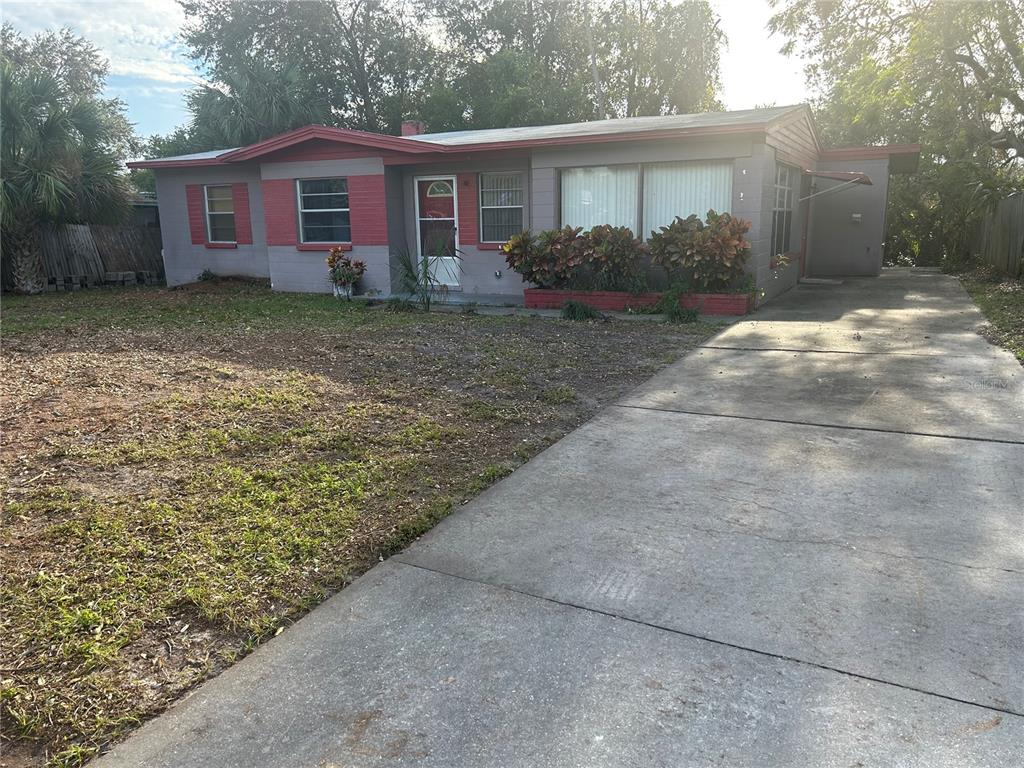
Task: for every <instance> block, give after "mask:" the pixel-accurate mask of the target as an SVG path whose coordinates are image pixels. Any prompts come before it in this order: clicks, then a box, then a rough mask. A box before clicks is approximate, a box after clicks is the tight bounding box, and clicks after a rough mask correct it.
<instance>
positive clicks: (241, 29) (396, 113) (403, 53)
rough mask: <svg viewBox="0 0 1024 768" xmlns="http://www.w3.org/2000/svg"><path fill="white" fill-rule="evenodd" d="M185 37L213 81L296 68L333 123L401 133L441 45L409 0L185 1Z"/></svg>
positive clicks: (183, 2)
mask: <svg viewBox="0 0 1024 768" xmlns="http://www.w3.org/2000/svg"><path fill="white" fill-rule="evenodd" d="M181 4H182V7H183V8H184V10H185V12H186V14H187V15H188V16H189V17H190V19H192V21H191V22H190V23H189V24H188V25H187V26H186V28H185V29H184V31H183V36H184V39H185V41H186V43H188V44H189V45H190V46H191V48H192V51H193V53H194V54H195V56H196V57H197V58H198V59H200V60H201V61H202V62H203V63H204V64H205V65H206V66H207V67H208V68H209V70H210V74H211V79H212V80H213V81H219V80H220V81H225V82H227V81H228V79H229V78H231V77H237V76H238V73H244V72H247V71H252V70H253V69H255V68H256V67H257V66H271V67H275V68H277V69H278V71H281V72H284V71H291V70H293V69H294V70H296V71H297V72H299V73H300V74H301V79H302V81H303V87H304V90H305V91H306V92H307V93H309V95H310V96H311V97H312V98H315V99H317V100H318V101H320V102H323V103H325V104H328V105H330V109H331V113H330V115H329V119H330V121H331V122H333V123H336V124H339V125H345V126H348V127H351V128H358V129H361V130H366V131H379V132H390V133H397V132H398V130H399V127H400V125H401V122H402V118H403V116H404V115H406V114H408V112H409V109H408V107H407V104H408V103H409V100H410V99H412V98H415V96H416V94H418V92H419V91H420V90H421V89H422V86H423V84H424V83H425V82H426V81H427V79H428V78H429V77H430V75H431V67H432V63H433V62H432V53H433V50H434V49H433V45H432V44H431V42H430V39H429V36H428V35H427V34H426V33H425V32H424V29H423V27H424V25H423V23H422V22H423V17H422V14H421V13H420V12H419V11H417V9H416V7H415V6H413V5H412V3H411V2H408V1H407V0H350V1H348V2H346V1H345V0H306V2H301V3H296V2H289V1H288V0H266V1H265V2H261V3H251V2H237V1H236V0H182V2H181Z"/></svg>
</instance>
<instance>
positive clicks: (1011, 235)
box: [973, 192, 1024, 277]
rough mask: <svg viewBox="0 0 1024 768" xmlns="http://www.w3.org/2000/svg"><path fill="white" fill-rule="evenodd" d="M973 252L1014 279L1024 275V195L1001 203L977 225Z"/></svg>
mask: <svg viewBox="0 0 1024 768" xmlns="http://www.w3.org/2000/svg"><path fill="white" fill-rule="evenodd" d="M973 250H974V252H975V253H977V254H978V255H979V256H980V257H981V259H982V261H984V262H985V263H987V264H991V265H992V266H993V267H995V268H996V269H998V270H1000V271H1002V272H1005V273H1006V274H1008V275H1011V276H1013V277H1021V276H1024V192H1016V193H1014V194H1012V195H1010V196H1009V197H1007V198H1004V199H1002V200H1000V201H999V205H997V206H996V209H995V210H994V211H993V212H992V213H990V214H989V215H988V216H986V217H985V218H984V219H983V220H982V222H981V224H980V225H979V226H978V232H977V235H976V236H975V239H974V249H973Z"/></svg>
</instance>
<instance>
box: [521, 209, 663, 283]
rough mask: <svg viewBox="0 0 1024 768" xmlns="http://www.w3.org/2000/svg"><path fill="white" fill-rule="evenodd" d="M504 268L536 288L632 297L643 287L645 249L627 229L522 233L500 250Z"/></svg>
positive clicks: (566, 228) (569, 228) (596, 228)
mask: <svg viewBox="0 0 1024 768" xmlns="http://www.w3.org/2000/svg"><path fill="white" fill-rule="evenodd" d="M502 252H503V253H504V254H505V261H506V262H507V263H508V265H509V267H510V268H511V269H513V270H515V271H516V272H518V273H519V274H520V275H522V276H523V278H524V279H525V280H526V281H528V282H530V283H533V284H534V285H537V286H539V287H541V288H571V289H575V290H581V291H595V290H596V291H632V292H637V291H638V290H642V289H643V287H644V286H645V285H646V280H645V269H646V258H647V255H648V252H647V246H645V245H644V244H643V243H642V242H641V241H640V240H638V239H637V238H636V237H635V236H634V234H633V231H632V230H631V229H629V227H613V226H610V225H600V226H597V227H594V228H593V229H591V230H590V231H589V232H583V230H582V228H580V227H562V228H561V229H548V230H545V231H543V232H541V233H540V234H539V235H538V236H537V237H536V238H535V237H533V236H532V235H531V234H530V233H529V232H523V233H521V234H518V235H515V236H514V237H512V238H510V239H509V241H508V242H507V243H505V245H504V246H503V247H502Z"/></svg>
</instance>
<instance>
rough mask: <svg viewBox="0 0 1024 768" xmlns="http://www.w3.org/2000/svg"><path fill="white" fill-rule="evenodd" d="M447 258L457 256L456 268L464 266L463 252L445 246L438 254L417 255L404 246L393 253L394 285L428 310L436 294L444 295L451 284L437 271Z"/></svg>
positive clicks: (392, 273)
mask: <svg viewBox="0 0 1024 768" xmlns="http://www.w3.org/2000/svg"><path fill="white" fill-rule="evenodd" d="M448 259H454V261H455V265H456V268H457V269H460V270H461V269H462V254H461V253H459V252H458V251H452V250H449V249H448V248H446V247H443V248H441V249H439V251H438V252H437V253H434V254H430V253H424V254H423V255H422V256H417V255H416V254H414V253H413V252H412V251H410V250H409V249H407V248H401V249H399V250H397V251H394V252H393V253H392V254H391V278H392V284H393V285H395V286H398V287H399V288H400V289H401V290H402V291H404V292H405V293H407V294H408V298H409V300H411V301H415V302H416V303H418V304H419V305H420V306H421V307H422V308H423V309H424V310H426V311H427V312H429V311H430V305H431V303H432V302H433V299H434V295H435V294H438V295H440V296H441V297H444V296H445V295H446V294H447V292H448V286H447V285H446V284H445V283H442V282H441V281H440V280H439V279H438V278H437V274H438V271H439V270H441V269H443V268H444V267H443V264H444V263H445V262H446V261H447V260H448Z"/></svg>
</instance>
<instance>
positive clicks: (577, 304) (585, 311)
mask: <svg viewBox="0 0 1024 768" xmlns="http://www.w3.org/2000/svg"><path fill="white" fill-rule="evenodd" d="M599 317H601V313H600V312H598V311H597V310H596V309H594V308H593V307H592V306H590V305H589V304H584V303H583V302H582V301H567V302H565V304H563V305H562V319H563V320H596V319H597V318H599Z"/></svg>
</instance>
